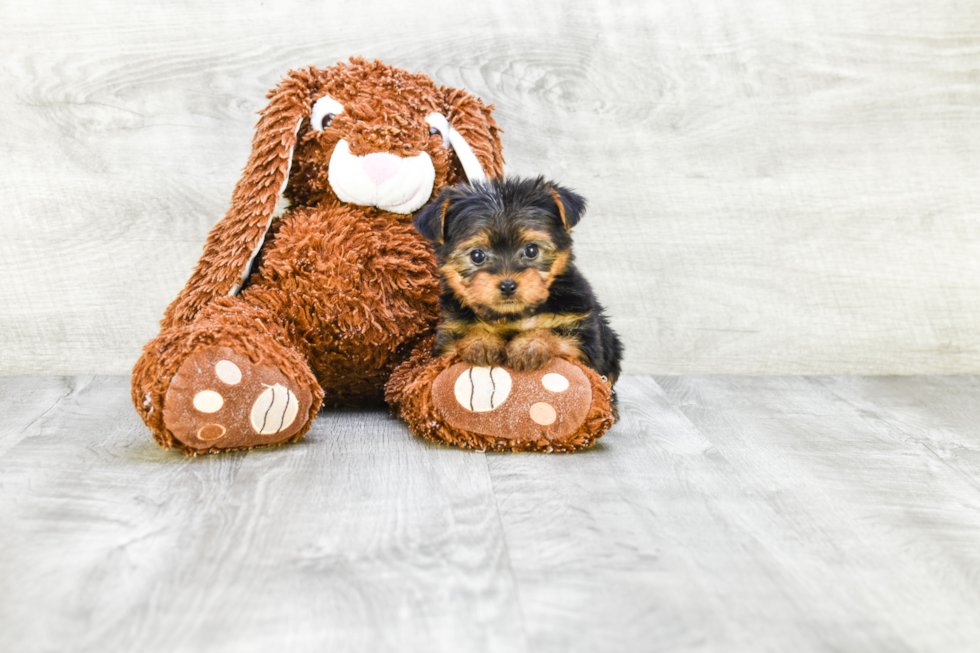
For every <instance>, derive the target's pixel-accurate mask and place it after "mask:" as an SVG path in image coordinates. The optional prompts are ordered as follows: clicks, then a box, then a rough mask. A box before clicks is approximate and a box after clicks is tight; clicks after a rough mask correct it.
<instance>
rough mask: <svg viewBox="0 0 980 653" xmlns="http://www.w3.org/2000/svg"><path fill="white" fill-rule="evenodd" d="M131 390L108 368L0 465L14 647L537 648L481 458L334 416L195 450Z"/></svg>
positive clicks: (364, 419)
mask: <svg viewBox="0 0 980 653" xmlns="http://www.w3.org/2000/svg"><path fill="white" fill-rule="evenodd" d="M50 385H51V387H52V388H53V389H55V390H56V391H60V390H61V388H62V386H63V384H62V383H61V382H59V381H52V382H50ZM127 388H128V379H126V378H125V377H108V378H107V377H100V378H98V379H96V380H95V381H94V382H93V383H91V384H89V385H88V386H86V387H85V388H84V389H83V390H80V391H79V392H77V393H76V395H74V396H73V397H71V398H69V399H66V400H64V401H63V402H62V403H61V404H60V405H59V406H58V407H57V409H56V410H55V411H53V412H52V413H49V414H48V416H47V418H46V420H45V422H44V424H43V426H42V427H40V428H36V429H34V430H33V431H29V432H28V433H27V434H26V437H24V438H22V439H21V440H20V441H19V442H18V444H17V445H16V446H14V447H12V448H10V449H9V450H8V451H7V452H6V453H5V454H3V456H2V457H0V549H2V550H3V551H4V552H5V553H4V555H3V556H0V650H3V651H25V652H27V651H51V650H59V651H63V650H71V651H98V652H100V653H101V652H106V651H236V652H240V651H271V650H289V651H324V650H363V651H382V650H403V651H446V652H457V651H470V650H472V651H501V652H509V651H521V650H523V635H522V633H521V615H520V613H519V611H518V610H517V606H516V604H515V601H514V588H513V577H512V575H511V573H510V571H509V563H508V559H507V552H506V547H505V543H504V541H503V538H502V535H501V530H500V524H499V517H498V514H497V510H496V506H495V504H494V502H493V497H492V493H491V486H490V479H489V475H488V473H487V467H486V461H485V459H484V458H483V457H480V456H473V455H467V454H466V453H464V452H461V451H450V450H448V449H435V448H431V447H426V446H425V445H422V444H421V443H419V442H417V441H415V440H414V439H413V438H412V436H411V435H410V434H409V433H408V431H407V430H406V429H405V428H404V426H402V424H401V423H400V422H397V421H395V420H393V419H391V418H389V417H387V416H386V415H385V414H384V413H382V412H368V413H364V412H335V413H332V414H327V415H323V416H321V418H320V419H319V421H318V422H317V424H316V428H315V431H314V432H312V433H311V434H310V435H309V436H308V437H307V439H306V440H304V441H303V442H302V443H301V444H299V445H298V446H290V447H287V448H282V449H275V450H267V451H254V452H249V453H248V454H244V455H242V454H237V455H236V454H230V455H222V456H207V457H203V458H197V459H188V458H185V457H184V456H183V455H182V454H179V453H175V452H165V451H163V450H161V449H159V448H158V447H157V446H156V445H155V444H154V443H153V442H152V441H151V440H149V438H148V435H147V432H146V429H145V427H143V425H142V424H141V423H139V421H138V420H137V419H136V417H135V415H133V414H132V409H131V407H130V406H129V398H128V390H127Z"/></svg>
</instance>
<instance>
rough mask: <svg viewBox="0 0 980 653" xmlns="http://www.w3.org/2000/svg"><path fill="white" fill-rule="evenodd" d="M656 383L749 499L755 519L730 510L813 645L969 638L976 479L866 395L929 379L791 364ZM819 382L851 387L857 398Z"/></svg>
mask: <svg viewBox="0 0 980 653" xmlns="http://www.w3.org/2000/svg"><path fill="white" fill-rule="evenodd" d="M658 382H659V383H660V384H661V385H662V386H663V387H664V389H665V391H666V393H667V395H668V396H669V397H670V398H671V399H672V401H673V402H675V403H676V404H677V405H678V407H679V409H680V410H681V411H682V412H683V414H684V415H685V416H687V417H688V418H689V419H690V420H691V422H692V423H693V424H694V425H695V426H696V427H697V428H698V429H699V431H700V432H701V433H703V434H704V436H705V437H706V438H707V439H708V440H709V441H710V442H711V444H712V446H713V447H715V448H716V449H717V451H718V454H719V455H721V456H723V457H724V458H725V459H726V460H728V461H729V462H730V464H731V465H732V470H733V473H732V475H731V476H732V478H733V479H734V478H737V479H738V480H739V481H740V485H741V486H742V490H741V491H742V493H744V494H745V495H747V496H749V497H752V498H753V500H754V501H755V503H756V504H757V509H758V512H757V514H756V515H755V516H754V517H753V518H751V519H745V516H743V515H738V514H733V515H732V518H733V519H735V520H737V521H738V522H740V523H739V529H740V530H743V531H744V532H745V534H746V535H749V536H751V537H752V538H753V539H754V540H755V546H756V547H757V548H759V550H760V551H764V552H765V555H766V557H767V560H768V563H767V567H768V570H767V572H768V573H769V574H771V575H772V576H773V577H775V578H778V579H779V583H780V585H781V587H782V591H783V592H784V593H785V598H786V600H788V601H792V602H793V603H794V604H795V605H796V606H798V609H799V610H800V611H801V612H800V614H801V616H802V615H805V621H806V622H807V623H808V624H810V625H811V626H812V628H813V635H814V636H815V638H816V639H817V641H820V642H821V643H822V648H832V649H838V650H842V649H847V650H856V651H858V650H882V651H884V650H922V651H971V650H974V649H975V646H976V641H977V640H978V637H980V622H978V621H977V620H976V618H975V616H976V615H977V614H980V573H978V570H980V549H978V548H977V546H976V543H977V542H978V541H980V490H978V488H977V486H976V484H975V483H973V482H971V479H969V478H966V477H964V475H963V474H962V473H961V472H960V471H957V470H956V469H954V468H952V467H950V466H949V465H947V464H945V463H944V462H943V461H941V460H940V459H939V458H938V457H937V456H936V455H935V454H934V453H933V452H931V451H929V450H928V448H927V447H924V446H922V444H921V443H920V442H917V441H916V440H915V439H914V438H911V437H909V435H908V433H907V432H906V431H905V430H904V429H901V428H898V427H897V426H896V425H897V424H900V423H902V421H903V416H902V415H901V414H889V413H891V411H892V407H890V406H889V405H888V403H887V402H881V403H877V402H876V397H883V396H889V395H890V396H891V397H893V398H895V397H898V396H904V398H905V402H907V403H908V402H912V403H917V402H918V401H919V397H920V394H922V393H923V391H925V392H924V394H926V395H928V394H934V395H935V394H936V393H935V385H936V384H933V383H931V382H930V381H929V380H928V379H925V380H923V379H920V378H913V379H908V380H906V381H904V382H903V383H900V384H896V383H895V382H894V381H890V380H888V379H877V378H867V379H862V380H860V381H852V380H849V379H838V378H833V379H823V378H800V377H788V378H779V377H777V378H772V377H769V378H766V377H761V378H760V377H735V378H732V377H693V378H690V377H677V378H670V377H664V378H658ZM976 383H977V380H976V378H975V377H973V378H972V380H970V381H968V382H967V384H968V385H975V384H976ZM828 385H829V386H831V387H833V386H840V387H844V388H847V387H851V388H852V390H853V392H852V395H854V397H855V398H854V399H852V398H848V397H842V395H841V394H840V393H838V392H837V391H836V389H835V390H834V391H833V392H832V391H830V390H829V389H828ZM930 385H932V386H933V388H932V389H931V390H930V389H929V386H930ZM964 385H966V384H964ZM865 393H866V394H865ZM858 395H861V396H863V397H864V399H862V400H860V401H858V400H857V398H856V397H857V396H858ZM964 398H965V395H964V394H961V396H960V398H959V399H960V400H962V399H964ZM862 403H863V404H864V405H863V406H862V405H861V404H862ZM947 403H951V402H947ZM971 403H972V400H971ZM871 406H873V409H869V407H871ZM963 408H965V407H961V409H963ZM942 409H943V408H942V405H941V404H940V405H938V406H936V408H935V410H934V411H930V412H933V414H940V413H941V412H942ZM965 409H966V410H971V409H970V408H965ZM935 428H937V429H942V428H943V427H942V424H941V423H939V424H936V425H935ZM958 428H959V429H960V430H958V431H956V432H954V431H952V430H949V431H947V437H950V438H952V439H954V440H958V441H964V440H972V441H975V440H976V438H977V436H978V423H977V422H976V421H974V422H973V423H972V424H965V423H961V424H960V425H959V427H958ZM796 650H799V647H797V648H796Z"/></svg>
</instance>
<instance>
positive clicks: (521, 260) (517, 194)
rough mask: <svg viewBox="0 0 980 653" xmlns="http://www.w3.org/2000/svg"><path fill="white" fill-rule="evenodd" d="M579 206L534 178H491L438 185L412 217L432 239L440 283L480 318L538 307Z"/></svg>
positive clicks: (559, 265)
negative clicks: (440, 187)
mask: <svg viewBox="0 0 980 653" xmlns="http://www.w3.org/2000/svg"><path fill="white" fill-rule="evenodd" d="M584 210H585V200H584V199H583V198H582V197H581V196H579V195H577V194H575V193H573V192H572V191H570V190H568V189H566V188H562V187H561V186H559V185H557V184H554V183H551V182H547V181H545V180H544V179H543V178H541V177H538V178H537V179H520V178H508V179H491V180H490V181H489V182H487V183H485V184H482V183H481V184H460V185H457V186H453V187H450V188H446V189H443V191H442V192H441V193H440V194H439V196H438V197H437V198H436V199H435V200H434V201H433V202H432V203H430V204H429V205H428V206H426V207H425V208H424V209H423V210H422V211H420V212H419V213H418V214H417V215H416V216H415V227H416V228H417V229H418V230H419V232H420V233H421V234H422V235H423V236H425V237H426V238H428V239H429V240H431V241H432V242H433V243H434V244H435V249H436V256H437V258H438V260H439V271H440V272H441V273H442V278H443V280H444V282H445V284H446V285H447V286H448V287H449V288H450V289H451V290H452V291H453V293H454V294H455V295H456V297H457V298H458V299H459V300H460V302H462V303H463V304H464V305H466V306H469V307H470V308H472V309H473V310H474V311H476V313H477V314H478V315H480V316H481V317H486V318H495V317H500V316H519V315H521V314H526V313H529V312H531V311H533V309H534V308H535V307H537V306H540V305H541V304H543V303H544V302H545V301H546V300H547V299H548V295H549V289H550V287H551V284H552V282H553V281H554V280H555V278H557V277H558V276H559V275H561V274H562V273H563V272H564V271H565V270H566V268H567V267H568V265H569V263H570V260H571V246H572V237H571V234H570V233H569V232H570V231H571V229H572V227H574V226H575V225H576V224H577V223H578V221H579V219H580V218H581V216H582V213H583V212H584Z"/></svg>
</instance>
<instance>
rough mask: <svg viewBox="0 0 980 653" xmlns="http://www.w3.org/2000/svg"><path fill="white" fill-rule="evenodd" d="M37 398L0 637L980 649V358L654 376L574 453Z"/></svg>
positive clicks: (38, 391) (8, 436) (14, 450)
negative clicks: (960, 366)
mask: <svg viewBox="0 0 980 653" xmlns="http://www.w3.org/2000/svg"><path fill="white" fill-rule="evenodd" d="M16 388H30V395H29V397H30V399H29V400H25V402H24V405H23V406H21V407H20V408H19V409H18V410H20V415H21V417H15V418H13V419H12V420H11V421H3V422H0V425H2V427H3V428H2V430H0V444H3V446H4V447H5V448H2V449H0V551H3V555H2V556H0V650H3V651H8V650H9V651H18V652H21V651H23V652H26V653H31V652H33V651H98V652H99V653H106V652H114V651H146V652H148V653H152V652H154V651H178V650H179V651H187V652H190V653H194V652H196V651H236V652H237V653H248V652H250V651H269V650H290V651H323V650H358V651H391V650H399V651H405V652H407V653H411V652H414V651H425V652H428V651H452V652H457V651H507V652H511V651H528V652H529V653H551V652H555V653H557V652H561V653H577V652H579V651H582V652H586V651H588V652H591V651H600V650H609V651H622V652H624V653H630V652H633V651H637V652H639V651H643V652H650V651H671V652H676V651H709V652H710V651H719V652H720V651H794V652H796V651H798V652H802V653H806V652H809V651H828V650H833V651H842V652H851V651H853V652H855V653H857V652H860V653H865V652H868V651H882V652H888V653H893V652H895V651H899V652H919V651H922V652H931V651H943V652H944V653H946V652H951V653H957V652H960V651H962V652H964V653H966V652H972V651H974V650H975V649H976V642H977V641H980V622H978V621H977V620H976V615H977V614H978V613H980V547H977V542H980V475H978V471H977V470H978V466H977V461H978V459H980V403H978V402H977V401H976V400H975V398H976V396H977V394H978V393H980V377H976V376H959V377H827V376H824V377H717V376H715V377H658V378H653V377H629V376H628V377H624V378H623V379H622V380H621V382H620V384H619V386H618V388H619V392H620V395H621V402H622V403H621V409H622V419H621V421H620V422H619V423H618V424H617V425H616V426H615V427H614V428H613V430H612V431H611V432H610V433H609V434H608V435H607V436H606V437H605V438H603V440H602V441H601V442H600V443H599V444H597V445H596V446H595V447H593V448H592V449H590V450H588V451H586V452H582V453H579V454H572V455H552V456H549V455H536V454H525V455H519V454H512V455H501V454H482V453H476V452H467V451H460V450H452V449H448V448H444V447H438V446H435V445H430V444H427V443H425V442H423V441H420V440H416V439H414V438H412V436H411V435H410V434H409V433H408V431H407V429H405V427H404V426H403V425H402V424H400V423H399V422H397V421H394V420H392V419H391V418H390V417H388V416H387V415H386V414H385V413H384V412H383V411H373V412H372V411H338V412H327V413H323V414H322V415H321V416H320V418H319V420H318V421H317V422H316V424H315V426H314V428H313V430H312V431H311V433H310V435H309V436H308V437H307V439H306V440H304V441H303V442H301V443H298V444H295V445H289V446H286V447H282V448H278V449H273V450H267V451H253V452H249V453H239V454H225V455H217V456H207V457H201V458H193V459H191V458H185V457H184V456H182V455H180V454H177V453H174V452H165V451H162V450H160V449H158V448H157V447H156V445H154V444H153V443H152V441H151V440H150V438H149V435H148V433H147V432H146V430H145V428H144V427H143V426H142V425H141V424H140V423H139V422H138V420H137V419H136V417H135V415H133V414H132V411H131V410H130V408H129V405H128V401H129V400H128V381H127V379H126V378H125V377H95V378H81V379H58V378H49V379H43V378H34V379H19V380H10V379H4V380H2V383H0V390H2V391H3V394H4V396H8V394H9V393H10V391H11V390H14V389H16ZM25 396H26V395H25ZM53 402H55V405H53V406H52V405H51V404H52V403H53ZM38 414H41V415H42V417H40V418H38V417H33V416H36V415H38Z"/></svg>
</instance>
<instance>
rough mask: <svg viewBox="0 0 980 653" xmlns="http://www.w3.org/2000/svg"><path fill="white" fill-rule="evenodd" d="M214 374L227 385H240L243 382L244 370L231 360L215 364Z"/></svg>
mask: <svg viewBox="0 0 980 653" xmlns="http://www.w3.org/2000/svg"><path fill="white" fill-rule="evenodd" d="M214 373H215V374H216V375H217V376H218V378H219V379H221V381H222V383H225V384H227V385H238V384H239V383H241V381H242V370H241V369H240V368H239V367H238V366H237V365H235V364H234V363H232V362H231V361H229V360H223V361H218V362H217V363H215V364H214Z"/></svg>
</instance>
